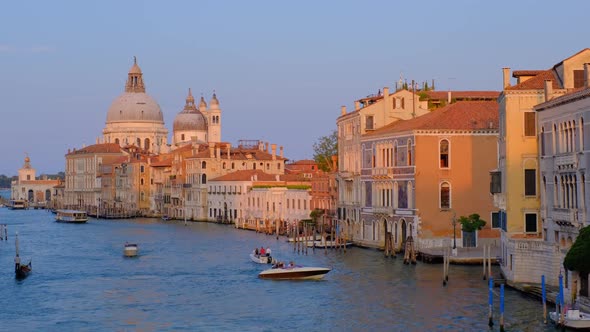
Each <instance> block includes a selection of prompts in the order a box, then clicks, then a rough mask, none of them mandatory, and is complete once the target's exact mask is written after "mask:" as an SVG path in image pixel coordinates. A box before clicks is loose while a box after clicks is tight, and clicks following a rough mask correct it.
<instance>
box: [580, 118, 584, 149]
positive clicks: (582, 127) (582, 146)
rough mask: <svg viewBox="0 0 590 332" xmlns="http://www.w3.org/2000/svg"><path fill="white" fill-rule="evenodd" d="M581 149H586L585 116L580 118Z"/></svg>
mask: <svg viewBox="0 0 590 332" xmlns="http://www.w3.org/2000/svg"><path fill="white" fill-rule="evenodd" d="M580 151H584V118H581V119H580Z"/></svg>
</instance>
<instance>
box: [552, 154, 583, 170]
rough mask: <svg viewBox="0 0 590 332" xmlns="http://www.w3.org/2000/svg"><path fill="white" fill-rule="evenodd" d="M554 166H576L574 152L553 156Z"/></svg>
mask: <svg viewBox="0 0 590 332" xmlns="http://www.w3.org/2000/svg"><path fill="white" fill-rule="evenodd" d="M555 166H557V167H565V166H569V167H573V168H577V167H578V156H577V155H575V154H567V155H562V156H556V157H555Z"/></svg>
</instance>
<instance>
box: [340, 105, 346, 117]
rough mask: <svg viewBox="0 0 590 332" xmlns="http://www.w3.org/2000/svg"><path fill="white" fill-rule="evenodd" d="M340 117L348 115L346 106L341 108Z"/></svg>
mask: <svg viewBox="0 0 590 332" xmlns="http://www.w3.org/2000/svg"><path fill="white" fill-rule="evenodd" d="M340 115H346V106H340Z"/></svg>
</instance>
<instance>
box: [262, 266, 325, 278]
mask: <svg viewBox="0 0 590 332" xmlns="http://www.w3.org/2000/svg"><path fill="white" fill-rule="evenodd" d="M330 270H331V269H329V268H327V267H304V266H292V267H289V266H287V267H274V268H272V269H268V270H264V271H262V272H260V273H259V274H258V277H259V278H262V279H275V280H306V279H315V280H317V279H322V278H323V277H324V276H325V275H326V274H327V273H328V272H330Z"/></svg>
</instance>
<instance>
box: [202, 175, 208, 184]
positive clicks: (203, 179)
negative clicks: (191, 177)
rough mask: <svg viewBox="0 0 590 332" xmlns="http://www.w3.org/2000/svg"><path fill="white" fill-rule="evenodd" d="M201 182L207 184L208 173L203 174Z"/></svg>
mask: <svg viewBox="0 0 590 332" xmlns="http://www.w3.org/2000/svg"><path fill="white" fill-rule="evenodd" d="M201 184H207V174H203V175H201Z"/></svg>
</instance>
